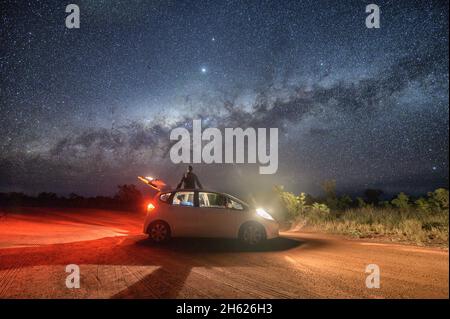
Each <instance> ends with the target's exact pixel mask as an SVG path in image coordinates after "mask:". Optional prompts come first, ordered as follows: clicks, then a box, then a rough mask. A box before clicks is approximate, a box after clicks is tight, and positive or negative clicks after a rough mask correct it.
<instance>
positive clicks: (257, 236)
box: [244, 225, 262, 245]
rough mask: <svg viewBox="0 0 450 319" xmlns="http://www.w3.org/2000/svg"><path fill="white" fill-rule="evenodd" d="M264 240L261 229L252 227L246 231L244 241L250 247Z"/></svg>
mask: <svg viewBox="0 0 450 319" xmlns="http://www.w3.org/2000/svg"><path fill="white" fill-rule="evenodd" d="M261 240H262V232H261V230H260V229H259V227H257V226H254V225H251V226H248V227H247V228H246V229H245V231H244V241H245V242H247V243H248V244H250V245H255V244H257V243H259V242H260V241H261Z"/></svg>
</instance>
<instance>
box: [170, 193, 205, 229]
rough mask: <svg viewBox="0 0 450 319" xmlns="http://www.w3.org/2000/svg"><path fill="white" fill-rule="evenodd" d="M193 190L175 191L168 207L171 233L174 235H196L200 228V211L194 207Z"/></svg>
mask: <svg viewBox="0 0 450 319" xmlns="http://www.w3.org/2000/svg"><path fill="white" fill-rule="evenodd" d="M196 206H198V205H196V200H195V192H194V191H177V192H175V194H174V196H173V198H172V203H171V207H170V216H169V219H170V224H171V226H172V228H173V229H172V234H173V236H176V237H178V236H179V237H197V236H198V232H199V230H200V228H201V227H200V225H199V223H198V220H199V218H200V215H201V214H200V212H199V210H198V207H196Z"/></svg>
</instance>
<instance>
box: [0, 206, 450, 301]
mask: <svg viewBox="0 0 450 319" xmlns="http://www.w3.org/2000/svg"><path fill="white" fill-rule="evenodd" d="M6 213H7V214H6ZM143 218H144V216H143V215H139V214H132V213H122V212H117V211H102V210H87V209H83V210H79V209H78V210H77V209H64V210H61V209H59V210H58V209H42V208H27V209H18V210H15V211H12V210H8V211H6V210H1V209H0V298H448V297H449V294H448V293H449V284H448V280H449V255H448V251H444V250H442V249H437V248H421V247H415V246H406V245H398V244H385V243H375V242H364V241H353V240H346V239H343V238H340V237H332V236H327V235H322V234H314V233H302V232H285V233H282V238H279V239H276V240H272V241H270V242H268V243H267V244H266V245H265V246H264V247H261V248H259V249H257V250H253V251H249V250H246V249H242V248H241V247H240V246H239V245H238V244H237V243H236V242H235V241H229V240H200V239H174V240H172V241H171V242H170V243H168V244H166V245H163V246H158V245H154V244H152V243H150V242H149V241H148V240H147V239H146V237H145V236H144V235H142V234H141V227H142V221H143ZM68 264H76V265H79V267H80V271H81V287H80V288H79V289H68V288H67V287H66V285H65V281H66V276H68V275H69V274H68V273H66V272H65V270H66V269H65V268H66V265H68ZM368 264H377V265H378V266H379V268H380V271H381V287H380V288H379V289H376V288H375V289H368V288H367V287H366V276H368V274H366V273H365V269H366V266H367V265H368Z"/></svg>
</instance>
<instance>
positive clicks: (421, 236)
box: [296, 206, 449, 247]
mask: <svg viewBox="0 0 450 319" xmlns="http://www.w3.org/2000/svg"><path fill="white" fill-rule="evenodd" d="M296 222H300V223H303V224H304V225H305V226H308V227H311V228H314V229H316V230H320V231H326V232H329V233H335V234H344V235H350V236H352V237H356V238H384V239H389V240H391V241H403V242H412V243H415V244H417V245H433V246H434V245H437V246H445V247H448V229H449V213H448V210H441V211H435V212H423V211H420V210H418V209H416V208H407V209H395V208H380V207H371V206H368V207H363V208H351V209H347V210H345V211H342V212H333V211H332V212H321V213H319V214H318V213H317V212H315V213H313V212H307V213H305V214H302V215H300V216H298V217H297V219H296Z"/></svg>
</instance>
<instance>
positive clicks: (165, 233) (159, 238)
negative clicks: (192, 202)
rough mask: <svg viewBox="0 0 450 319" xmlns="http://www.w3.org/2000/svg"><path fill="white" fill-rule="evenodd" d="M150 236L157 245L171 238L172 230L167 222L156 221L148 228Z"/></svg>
mask: <svg viewBox="0 0 450 319" xmlns="http://www.w3.org/2000/svg"><path fill="white" fill-rule="evenodd" d="M148 236H149V237H150V239H151V240H153V241H154V242H156V243H162V242H164V241H167V240H168V239H169V238H170V228H169V225H167V224H166V223H165V222H162V221H156V222H154V223H153V224H151V225H150V226H149V228H148Z"/></svg>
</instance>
